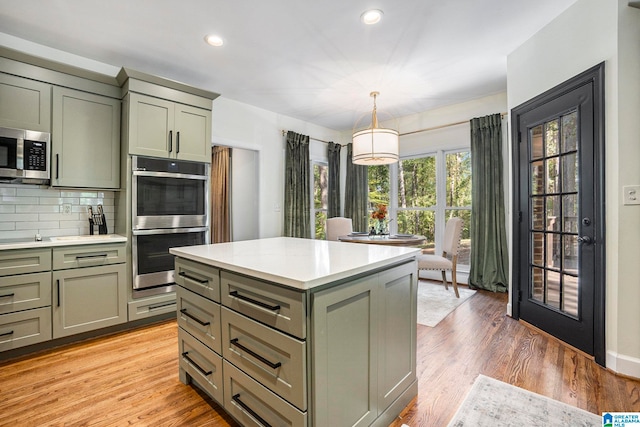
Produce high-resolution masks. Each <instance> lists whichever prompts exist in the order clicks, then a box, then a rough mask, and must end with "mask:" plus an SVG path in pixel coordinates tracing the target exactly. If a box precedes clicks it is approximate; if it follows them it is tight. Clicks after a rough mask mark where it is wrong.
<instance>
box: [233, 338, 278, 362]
mask: <svg viewBox="0 0 640 427" xmlns="http://www.w3.org/2000/svg"><path fill="white" fill-rule="evenodd" d="M229 342H230V343H231V345H235V346H236V347H238V348H239V349H240V350H242V351H245V352H247V353H249V354H250V355H251V356H253V357H255V358H256V359H258V360H259V361H261V362H262V363H264V364H265V365H267V366H270V367H271V369H277V368H279V367H280V366H282V363H280V362H278V363H273V362H271V361H269V360H267V359H265V358H264V357H262V356H260V355H259V354H258V353H256V352H255V351H253V350H249V349H248V348H247V347H245V346H243V345H242V344H240V343H239V342H238V338H234V339H232V340H231V341H229Z"/></svg>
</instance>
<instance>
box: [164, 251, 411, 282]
mask: <svg viewBox="0 0 640 427" xmlns="http://www.w3.org/2000/svg"><path fill="white" fill-rule="evenodd" d="M408 249H409V248H408ZM169 253H171V254H173V255H175V256H179V257H182V258H185V259H188V260H191V261H196V262H200V263H202V264H205V265H209V266H212V267H217V268H220V269H224V270H227V271H231V272H233V273H238V274H244V275H247V276H251V277H255V278H257V279H262V280H266V281H270V282H274V283H278V284H280V285H284V286H287V287H290V288H294V289H297V290H301V291H306V290H310V289H313V288H315V287H318V286H322V285H326V284H329V283H332V282H336V281H338V280H343V279H346V278H349V277H353V276H356V275H359V274H362V273H366V272H368V271H373V270H377V269H379V268H381V267H385V266H387V265H393V264H397V263H399V262H402V261H404V260H411V259H412V258H415V256H416V255H418V254H419V253H420V249H418V248H415V250H412V251H411V252H406V253H403V254H399V255H396V256H393V257H389V258H387V259H385V260H380V261H377V262H373V263H370V264H367V265H363V266H359V267H354V268H352V269H349V270H344V271H341V272H338V273H332V274H327V275H325V276H323V277H319V278H315V279H311V280H304V281H303V280H296V279H292V278H290V277H286V276H281V275H276V274H271V273H268V272H264V271H260V270H254V269H251V268H246V267H241V266H237V265H235V264H229V263H226V262H223V261H219V260H214V259H211V258H208V257H203V256H199V255H195V254H192V253H189V252H185V251H183V250H181V248H171V249H169Z"/></svg>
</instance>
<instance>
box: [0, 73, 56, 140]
mask: <svg viewBox="0 0 640 427" xmlns="http://www.w3.org/2000/svg"><path fill="white" fill-rule="evenodd" d="M0 126H2V127H10V128H16V129H27V130H35V131H40V132H51V85H50V84H47V83H42V82H39V81H35V80H30V79H25V78H22V77H16V76H14V75H10V74H4V73H0Z"/></svg>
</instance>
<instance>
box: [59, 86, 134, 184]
mask: <svg viewBox="0 0 640 427" xmlns="http://www.w3.org/2000/svg"><path fill="white" fill-rule="evenodd" d="M120 105H121V102H120V100H118V99H114V98H110V97H106V96H102V95H96V94H92V93H87V92H82V91H77V90H73V89H67V88H63V87H57V86H56V87H54V88H53V126H52V128H53V129H52V135H51V148H52V150H51V151H52V156H51V164H52V172H51V185H52V186H60V187H83V188H104V189H119V188H120Z"/></svg>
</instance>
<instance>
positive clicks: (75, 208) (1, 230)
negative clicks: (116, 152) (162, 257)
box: [0, 184, 115, 239]
mask: <svg viewBox="0 0 640 427" xmlns="http://www.w3.org/2000/svg"><path fill="white" fill-rule="evenodd" d="M114 201H115V192H114V191H103V190H74V189H66V188H65V189H56V188H51V187H47V186H44V185H25V184H0V239H32V238H35V235H36V234H40V235H41V236H42V237H43V238H45V237H52V236H70V235H79V234H89V214H88V211H87V208H88V207H89V206H92V207H93V208H94V212H97V211H96V209H95V208H96V206H97V205H102V206H103V209H104V215H105V217H106V219H107V230H108V232H109V233H113V232H114V215H115V207H114ZM65 207H66V208H67V209H65ZM69 208H70V209H69ZM95 233H96V234H97V233H98V228H97V226H96V227H95Z"/></svg>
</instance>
